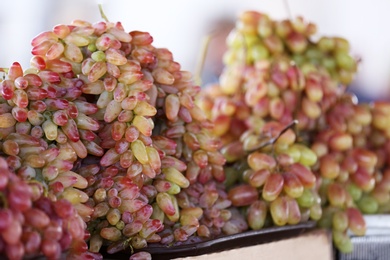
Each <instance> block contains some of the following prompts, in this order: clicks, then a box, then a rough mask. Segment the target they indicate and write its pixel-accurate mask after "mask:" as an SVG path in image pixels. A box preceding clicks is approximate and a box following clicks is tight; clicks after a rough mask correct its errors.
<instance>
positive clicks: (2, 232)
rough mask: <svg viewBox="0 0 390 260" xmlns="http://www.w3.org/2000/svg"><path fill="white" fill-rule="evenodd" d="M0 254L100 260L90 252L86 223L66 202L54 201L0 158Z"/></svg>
mask: <svg viewBox="0 0 390 260" xmlns="http://www.w3.org/2000/svg"><path fill="white" fill-rule="evenodd" d="M0 180H1V181H0V195H1V201H0V215H1V218H0V254H2V255H6V256H7V257H8V259H22V258H23V257H38V256H42V255H43V256H45V257H46V258H47V259H59V258H60V257H61V255H62V252H65V251H67V252H68V254H67V257H70V258H72V259H87V258H88V257H94V258H95V259H98V258H99V255H98V254H97V255H96V254H90V253H88V252H87V249H88V248H87V244H86V243H85V241H84V239H85V238H86V237H87V236H88V233H87V232H86V229H85V228H86V225H85V222H84V221H83V220H82V218H81V217H80V215H79V214H78V213H77V211H76V209H75V208H74V207H73V206H72V204H71V203H70V202H69V201H68V200H66V199H58V200H57V201H52V200H50V199H49V198H47V197H45V196H44V194H43V187H42V185H40V184H39V183H37V182H31V183H29V182H27V181H25V180H23V179H22V178H20V177H18V176H17V175H16V174H15V173H14V172H12V171H11V170H10V168H9V165H8V163H7V161H6V160H5V159H3V158H0Z"/></svg>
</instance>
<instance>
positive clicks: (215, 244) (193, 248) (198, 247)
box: [103, 221, 316, 260]
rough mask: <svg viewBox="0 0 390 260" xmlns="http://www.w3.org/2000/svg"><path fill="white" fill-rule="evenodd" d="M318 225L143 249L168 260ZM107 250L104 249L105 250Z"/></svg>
mask: <svg viewBox="0 0 390 260" xmlns="http://www.w3.org/2000/svg"><path fill="white" fill-rule="evenodd" d="M315 227H316V223H315V222H314V221H308V222H304V223H300V224H296V225H291V226H283V227H269V228H264V229H260V230H250V231H246V232H242V233H238V234H234V235H225V236H221V237H218V238H214V239H211V240H206V241H201V242H193V243H192V242H191V240H190V241H188V243H186V244H179V245H172V246H166V245H161V244H149V245H148V247H146V248H143V249H142V250H141V251H147V252H149V253H151V255H152V259H153V260H168V259H174V258H179V257H187V256H197V255H203V254H209V253H215V252H220V251H224V250H229V249H234V248H239V247H247V246H252V245H258V244H263V243H269V242H273V241H277V240H281V239H286V238H291V237H294V236H297V235H300V234H302V233H305V232H307V231H309V230H312V229H314V228H315ZM104 251H105V250H104V249H103V252H104ZM129 256H130V252H128V251H122V252H119V253H116V254H107V253H106V254H103V257H104V259H107V260H108V259H128V258H129Z"/></svg>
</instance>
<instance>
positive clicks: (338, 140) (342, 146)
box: [197, 11, 390, 252]
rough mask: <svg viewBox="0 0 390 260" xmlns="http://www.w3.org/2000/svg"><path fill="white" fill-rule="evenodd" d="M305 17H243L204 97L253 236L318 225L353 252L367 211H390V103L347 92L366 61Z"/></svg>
mask: <svg viewBox="0 0 390 260" xmlns="http://www.w3.org/2000/svg"><path fill="white" fill-rule="evenodd" d="M315 33H316V27H315V25H314V24H311V23H305V22H304V20H303V19H302V18H301V17H298V18H296V19H294V20H282V21H276V20H271V18H270V17H269V16H267V15H266V14H262V13H259V12H256V11H247V12H243V13H242V14H241V15H240V16H239V17H238V19H237V23H236V27H235V28H234V29H233V30H232V32H231V33H230V35H229V37H228V38H227V46H228V50H227V52H226V53H225V56H224V63H225V68H224V70H223V72H222V74H221V75H220V78H219V82H218V83H217V84H213V85H210V86H208V87H207V88H205V90H204V91H203V92H202V93H201V95H200V97H199V98H198V99H197V102H198V104H199V106H200V107H201V108H202V109H203V110H204V111H206V113H207V116H208V118H209V119H210V120H211V121H212V122H214V124H215V128H214V129H212V130H211V131H212V132H213V134H215V135H217V136H220V137H221V141H222V143H223V148H222V149H221V152H222V154H223V155H224V157H225V158H226V160H227V164H226V166H225V171H226V176H227V179H226V181H225V185H226V187H227V189H228V195H229V199H230V200H231V201H232V205H233V206H235V207H241V208H242V209H243V212H244V215H245V216H246V221H247V223H248V225H249V228H251V229H259V228H262V227H265V226H269V225H286V224H295V223H298V222H301V221H306V220H308V219H310V218H311V219H313V220H316V221H317V223H318V224H319V226H321V227H326V228H329V229H331V230H332V233H333V241H334V243H335V246H336V247H337V248H338V249H339V250H340V251H342V252H350V251H351V250H352V243H351V240H350V236H349V233H353V234H355V235H359V236H361V235H364V234H365V231H366V226H365V222H364V218H363V214H375V213H378V212H388V210H389V207H388V204H389V201H390V197H389V195H390V194H389V191H390V190H389V186H388V166H387V165H388V162H387V161H388V160H387V157H388V151H389V146H388V144H389V143H388V140H389V139H388V137H389V135H388V130H387V126H388V124H387V123H386V122H387V121H388V119H387V118H388V116H389V115H390V114H389V111H390V110H389V105H388V103H387V102H373V103H372V104H365V103H359V102H357V99H356V97H355V96H353V94H351V93H349V92H347V87H348V84H349V83H351V81H352V80H353V75H354V73H355V72H356V67H357V61H356V60H355V59H354V58H352V56H351V55H350V54H349V51H350V47H349V43H348V41H346V40H345V39H342V38H340V37H320V38H318V37H317V38H318V40H315V39H314V38H315V37H313V36H314V35H315Z"/></svg>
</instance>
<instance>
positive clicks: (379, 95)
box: [0, 0, 390, 100]
mask: <svg viewBox="0 0 390 260" xmlns="http://www.w3.org/2000/svg"><path fill="white" fill-rule="evenodd" d="M99 3H101V4H102V5H103V9H104V11H105V14H106V16H107V17H108V19H109V20H110V21H113V22H116V21H121V22H122V24H123V26H124V27H125V29H126V31H132V30H140V31H148V32H149V33H150V34H151V35H152V36H153V38H154V45H155V46H156V47H166V48H168V49H170V50H171V51H172V52H173V54H174V57H175V60H176V61H178V62H179V63H180V64H181V65H182V69H184V70H189V71H191V72H193V73H194V72H195V71H196V67H197V64H198V62H199V56H200V52H201V46H202V42H203V40H204V38H205V36H206V35H208V34H210V33H212V32H213V33H214V34H213V35H214V36H213V38H212V39H211V42H210V47H209V49H208V52H207V56H206V60H205V67H204V70H203V74H202V78H203V83H205V84H206V83H209V82H212V81H215V80H217V78H218V74H219V73H220V71H221V69H222V63H221V56H222V53H223V51H224V50H225V38H226V36H227V34H228V33H229V31H230V30H231V28H232V27H233V26H234V22H235V19H236V18H237V15H238V14H239V13H240V12H242V11H244V10H257V11H260V12H263V13H267V14H268V15H269V16H270V17H271V18H272V19H283V18H288V17H295V16H298V15H301V16H303V17H304V18H305V20H307V21H311V22H313V23H315V24H316V25H317V28H318V32H317V35H318V36H322V35H327V36H342V37H344V38H346V39H348V40H349V42H350V44H351V46H352V54H353V55H354V56H356V57H359V58H361V64H360V67H359V71H358V75H357V77H356V78H355V81H354V83H353V85H352V86H351V90H352V91H354V92H355V93H356V94H357V95H358V96H359V97H360V98H361V99H365V100H378V99H389V98H390V73H389V72H390V48H389V46H390V33H389V32H388V30H387V27H388V24H390V16H389V15H388V10H390V1H383V0H371V1H368V0H317V1H307V0H262V1H255V0H240V1H237V0H186V1H183V0H164V1H161V0H143V1H130V0H106V1H104V0H100V1H99V0H56V1H53V0H34V1H31V0H14V1H2V5H1V9H0V32H1V41H0V67H9V66H10V64H12V62H14V61H18V62H19V63H21V64H22V66H23V67H24V68H27V67H28V66H29V60H30V58H31V54H30V50H31V46H30V41H31V39H32V38H33V37H34V36H35V35H37V34H38V33H40V32H42V31H46V30H51V29H52V28H53V26H55V25H57V24H60V23H65V24H69V23H70V22H71V21H72V20H74V19H82V20H88V21H89V22H92V23H93V22H97V21H100V20H102V19H101V17H100V13H99V9H98V4H99ZM287 6H288V7H287Z"/></svg>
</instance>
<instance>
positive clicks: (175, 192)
mask: <svg viewBox="0 0 390 260" xmlns="http://www.w3.org/2000/svg"><path fill="white" fill-rule="evenodd" d="M315 32H316V28H315V25H313V24H311V23H306V22H305V21H304V20H303V19H302V18H297V19H296V20H283V21H274V20H271V19H270V18H269V17H268V16H267V15H265V14H261V13H258V12H253V11H248V12H244V13H242V14H241V16H240V17H239V19H238V20H237V26H236V28H234V30H233V31H232V33H231V35H229V37H228V39H227V44H228V46H229V50H228V51H227V52H226V55H225V57H224V62H225V65H226V66H225V70H224V72H223V73H222V75H221V77H220V82H219V84H215V85H212V86H204V87H203V88H201V87H200V86H197V85H196V84H195V83H194V82H193V78H192V74H191V73H190V72H187V71H183V70H181V67H180V64H179V63H178V62H176V61H174V59H173V54H172V53H171V52H170V51H169V50H168V49H166V48H156V47H154V46H153V45H152V43H153V38H152V36H151V35H150V34H149V33H147V32H142V31H131V32H126V31H125V29H124V28H123V26H122V24H121V23H120V22H116V23H113V22H109V21H101V22H97V23H94V24H92V23H89V22H86V21H81V20H75V21H73V22H72V23H71V24H69V25H65V24H60V25H57V26H55V27H54V28H53V29H52V30H51V31H46V32H42V33H41V34H39V35H37V36H36V37H35V38H34V39H32V41H31V45H32V51H31V53H32V57H31V60H30V67H29V68H27V69H22V67H21V65H20V64H19V63H18V62H14V63H13V64H12V65H11V66H10V67H9V68H6V69H2V71H3V74H4V78H3V80H2V82H1V83H0V256H1V255H4V256H6V257H8V258H9V259H22V258H23V257H29V258H31V257H32V258H33V257H36V256H42V255H44V256H45V257H46V258H47V259H59V258H60V257H61V256H63V255H65V257H67V258H68V259H102V253H103V252H102V250H104V251H105V252H104V253H109V254H114V253H117V252H120V251H123V250H128V251H130V252H131V253H130V254H129V257H130V259H133V260H135V259H151V255H150V254H149V253H147V252H143V251H142V249H144V248H146V247H148V246H150V245H152V244H160V245H167V246H170V245H175V244H177V243H185V242H188V241H201V240H204V239H213V238H216V237H218V236H222V235H229V234H236V233H239V232H244V231H246V230H248V229H253V230H258V229H261V228H266V227H269V226H275V225H277V226H283V225H294V224H298V223H301V222H305V221H308V220H309V219H311V220H314V221H316V222H317V223H318V225H319V226H320V227H326V228H329V229H332V234H333V238H334V243H335V245H336V247H337V248H338V249H339V250H341V251H342V252H350V251H351V250H352V244H351V240H350V237H349V232H352V233H354V234H356V235H364V234H365V229H366V227H365V223H364V219H363V215H362V213H364V214H373V213H379V212H381V213H387V212H389V211H390V168H388V167H387V165H388V162H387V161H388V159H387V158H388V155H389V152H390V142H389V140H390V139H389V138H390V132H389V131H388V130H387V126H388V123H387V122H388V120H389V118H390V103H386V102H375V103H373V104H360V103H357V102H356V100H355V98H354V96H353V95H352V94H350V93H348V92H347V91H346V86H347V85H348V84H349V83H350V82H351V81H352V79H353V75H354V73H355V72H356V69H357V64H356V61H355V59H354V58H352V57H351V56H350V54H349V44H348V42H347V41H346V40H345V39H342V38H337V37H323V38H320V39H319V40H317V41H314V40H312V39H311V38H312V37H311V36H313V35H314V34H315ZM190 238H191V239H192V240H190ZM194 238H196V239H197V240H196V239H194ZM167 250H169V249H167Z"/></svg>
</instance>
